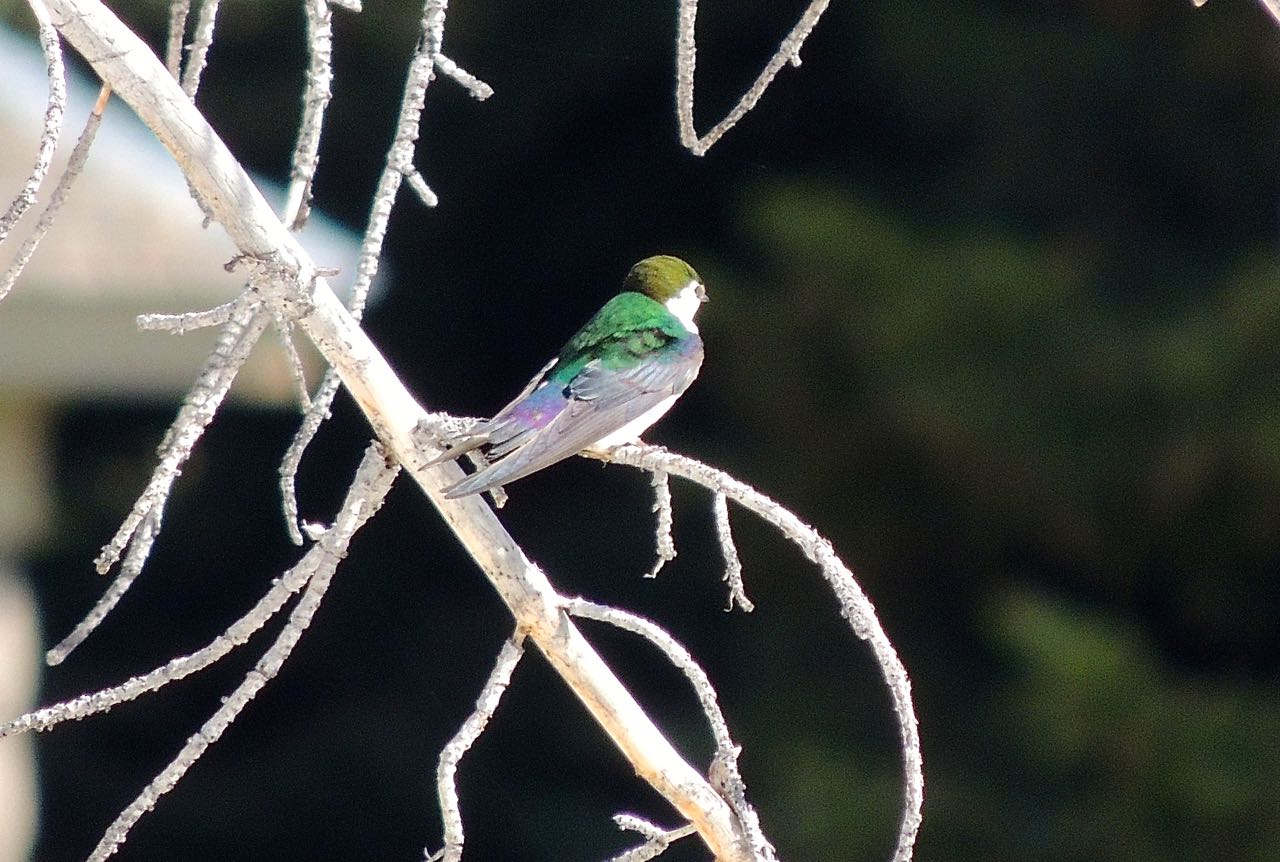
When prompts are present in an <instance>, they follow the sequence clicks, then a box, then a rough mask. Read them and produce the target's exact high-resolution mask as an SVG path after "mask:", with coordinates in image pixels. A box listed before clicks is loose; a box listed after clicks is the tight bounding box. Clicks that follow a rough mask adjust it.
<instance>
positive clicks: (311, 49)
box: [284, 0, 333, 230]
mask: <svg viewBox="0 0 1280 862" xmlns="http://www.w3.org/2000/svg"><path fill="white" fill-rule="evenodd" d="M302 8H303V11H304V12H305V13H306V17H307V55H308V65H307V76H306V85H305V89H304V91H303V93H302V119H301V121H300V122H299V123H298V138H297V141H296V142H295V143H294V146H293V158H292V159H291V160H290V164H291V176H290V178H289V190H288V192H287V193H286V195H285V205H284V213H285V224H287V225H289V229H290V230H301V229H302V226H303V225H305V224H306V223H307V218H308V217H309V216H310V214H311V185H312V183H313V182H314V181H315V176H316V170H317V168H318V167H319V165H320V133H321V131H322V130H323V129H324V117H325V109H326V108H328V106H329V101H330V99H332V98H333V91H332V85H333V13H332V11H330V6H329V3H328V0H306V2H304V3H303V4H302Z"/></svg>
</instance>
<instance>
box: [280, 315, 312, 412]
mask: <svg viewBox="0 0 1280 862" xmlns="http://www.w3.org/2000/svg"><path fill="white" fill-rule="evenodd" d="M271 318H272V320H274V321H275V324H276V325H275V330H276V335H278V336H279V337H280V346H281V347H283V348H284V355H285V367H286V368H288V369H289V377H290V378H291V379H292V380H293V390H294V394H296V395H297V396H298V405H299V406H300V407H301V408H302V412H304V413H305V412H306V411H307V410H309V409H310V408H311V393H309V392H308V391H307V369H306V367H305V366H304V365H303V364H302V356H301V355H299V353H298V346H297V344H295V343H294V340H293V324H292V323H290V322H289V320H288V318H286V317H284V316H283V315H281V314H279V313H276V312H272V315H271Z"/></svg>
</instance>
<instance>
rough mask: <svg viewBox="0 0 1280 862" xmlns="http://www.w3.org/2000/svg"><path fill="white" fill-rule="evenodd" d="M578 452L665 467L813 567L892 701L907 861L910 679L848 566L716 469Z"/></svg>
mask: <svg viewBox="0 0 1280 862" xmlns="http://www.w3.org/2000/svg"><path fill="white" fill-rule="evenodd" d="M584 454H587V455H588V457H592V458H596V459H599V460H604V461H611V462H613V463H616V464H626V465H629V466H631V467H637V468H639V469H641V470H650V471H652V470H665V471H667V472H668V473H670V474H671V475H673V476H680V477H681V478H684V479H688V480H689V481H691V482H696V483H697V484H699V485H702V486H703V487H704V488H708V489H710V490H712V491H716V492H718V493H722V494H724V495H725V496H726V497H728V498H730V499H732V500H734V501H735V502H737V503H738V504H740V505H741V506H743V507H745V508H747V509H749V510H751V511H752V512H755V513H756V514H757V515H759V516H760V517H761V518H763V519H764V520H765V521H767V522H768V523H770V524H772V525H774V526H775V527H776V528H777V529H778V530H779V531H780V532H781V533H782V534H783V535H784V536H786V537H787V538H788V539H790V540H791V541H792V542H794V543H795V544H796V546H797V547H799V548H800V550H801V551H802V552H803V553H804V555H805V556H806V557H808V558H809V559H810V560H812V561H813V562H814V563H816V564H817V565H818V568H819V570H820V571H821V572H822V575H823V577H824V578H826V580H827V583H828V584H829V585H830V587H831V590H832V593H833V594H834V595H835V597H836V601H837V602H838V603H839V605H840V614H841V616H843V617H844V619H845V621H846V622H848V623H849V626H850V628H852V629H853V633H854V634H855V635H857V636H858V637H859V638H861V639H862V640H864V641H866V642H867V643H868V644H870V646H871V651H872V653H873V654H874V655H875V658H876V661H877V663H878V664H879V665H880V672H881V674H882V675H883V676H884V679H885V683H886V684H887V686H888V688H889V694H890V697H891V698H892V700H893V709H894V715H895V717H896V718H897V722H898V733H899V736H900V737H901V741H902V768H903V791H902V795H903V804H902V810H903V813H902V820H901V822H900V824H899V828H898V844H897V848H896V849H895V851H894V856H893V858H894V860H895V862H908V860H910V859H911V854H912V848H913V847H914V846H915V839H916V834H917V832H919V830H920V821H921V810H922V808H923V805H924V766H923V756H922V754H921V749H920V731H919V727H918V726H917V720H916V715H915V708H914V707H913V705H912V698H911V679H910V677H909V676H908V675H907V670H906V668H905V667H903V665H902V660H901V659H899V658H898V654H897V652H896V651H895V650H894V648H893V644H892V643H891V642H890V641H889V638H888V636H887V635H886V634H885V633H884V629H883V628H882V627H881V626H880V622H879V620H878V619H877V618H876V613H875V607H874V606H873V605H872V604H871V601H870V600H869V599H868V598H867V596H866V594H865V593H863V591H862V588H861V587H860V586H858V582H857V581H856V580H855V579H854V577H853V573H852V572H851V571H849V568H848V566H846V565H845V564H844V562H843V561H842V560H841V559H840V557H839V556H838V555H837V554H836V552H835V549H834V548H832V547H831V543H830V542H829V541H827V540H826V539H825V538H823V537H822V536H821V535H820V534H819V533H818V531H817V530H815V529H813V527H811V526H809V525H808V524H806V523H804V522H803V521H801V520H800V519H799V518H798V517H796V515H795V514H793V513H792V512H791V511H790V510H788V509H787V508H785V507H784V506H782V505H781V504H780V503H778V502H777V501H776V500H772V499H770V498H769V497H767V496H765V495H764V494H761V493H760V492H759V491H757V490H756V489H755V488H752V487H751V486H750V485H748V484H746V483H745V482H741V481H739V480H737V479H735V478H733V477H732V476H730V475H729V474H728V473H725V472H724V471H722V470H717V469H716V468H714V467H711V466H709V465H707V464H703V463H702V462H700V461H697V460H695V459H693V458H689V457H686V456H684V455H679V454H677V453H675V452H670V451H668V450H666V449H663V448H662V447H660V446H648V445H645V444H630V445H626V446H619V447H617V448H615V449H612V450H610V451H608V452H604V453H599V452H592V453H584Z"/></svg>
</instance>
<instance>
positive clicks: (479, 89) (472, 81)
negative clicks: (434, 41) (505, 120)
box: [436, 54, 493, 102]
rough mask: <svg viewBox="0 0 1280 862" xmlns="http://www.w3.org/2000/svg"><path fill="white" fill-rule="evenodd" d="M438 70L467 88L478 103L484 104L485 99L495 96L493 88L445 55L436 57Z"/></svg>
mask: <svg viewBox="0 0 1280 862" xmlns="http://www.w3.org/2000/svg"><path fill="white" fill-rule="evenodd" d="M436 68H437V69H439V70H440V72H441V74H444V75H448V76H449V77H450V78H452V79H453V80H455V81H457V82H458V83H459V84H461V85H462V86H463V87H465V88H466V90H467V92H468V93H470V94H471V98H473V99H475V100H476V101H477V102H483V101H484V100H485V99H487V98H489V97H490V96H492V95H493V87H490V86H489V85H488V84H486V83H485V82H484V81H481V80H480V79H479V78H477V77H476V76H475V75H473V74H471V73H470V72H468V71H467V70H466V69H464V68H462V67H461V66H459V65H458V64H457V63H455V62H453V61H452V60H450V59H449V58H448V57H446V56H445V55H444V54H440V55H438V56H437V57H436Z"/></svg>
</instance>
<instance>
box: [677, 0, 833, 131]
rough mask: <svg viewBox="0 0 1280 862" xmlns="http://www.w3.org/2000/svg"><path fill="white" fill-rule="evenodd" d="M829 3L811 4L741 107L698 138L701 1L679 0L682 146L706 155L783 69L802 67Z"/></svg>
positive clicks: (740, 101)
mask: <svg viewBox="0 0 1280 862" xmlns="http://www.w3.org/2000/svg"><path fill="white" fill-rule="evenodd" d="M829 3H830V0H812V2H811V3H810V4H809V6H808V7H807V8H806V9H805V10H804V12H803V13H801V15H800V20H799V21H797V22H796V24H795V26H794V27H792V28H791V32H790V33H788V34H787V35H786V37H785V38H784V39H783V40H782V44H780V45H779V46H778V50H777V51H775V52H774V55H773V56H772V57H770V58H769V62H767V63H765V66H764V68H763V69H762V70H761V71H760V74H759V75H758V76H756V79H755V82H754V83H752V85H751V86H750V87H749V88H748V89H747V91H746V92H745V93H743V94H742V97H741V98H740V99H738V103H737V104H736V105H734V106H733V108H732V109H730V111H729V113H728V114H726V115H725V116H724V119H722V120H721V121H720V122H718V123H716V124H715V125H714V126H712V127H711V130H710V131H708V132H707V133H706V134H705V135H703V136H702V137H698V132H697V130H696V129H695V128H694V125H693V72H694V67H695V66H696V65H697V54H698V45H697V38H696V36H695V35H694V30H695V27H696V25H697V20H698V0H680V10H679V24H678V26H677V29H676V117H677V119H678V120H679V123H680V143H682V144H684V146H685V147H687V148H688V149H689V150H690V151H691V152H693V154H694V155H695V156H701V155H705V154H706V152H707V150H709V149H711V148H712V147H713V146H714V145H715V143H716V141H718V140H720V138H722V137H724V133H725V132H727V131H729V130H730V129H732V128H733V127H734V126H735V125H736V124H737V122H738V121H739V120H741V119H742V118H743V117H744V116H746V114H747V112H748V111H750V110H751V109H752V108H754V107H755V106H756V102H759V101H760V97H761V96H763V95H764V91H765V90H767V89H768V88H769V85H770V84H771V83H773V79H774V76H776V75H777V74H778V71H779V70H780V69H781V68H782V67H783V66H784V65H786V64H787V63H790V64H791V65H793V66H799V65H800V48H801V46H803V45H804V41H805V40H806V39H808V38H809V34H810V33H812V32H813V28H814V27H816V26H817V24H818V19H819V18H821V17H822V13H823V12H825V11H827V6H828V4H829Z"/></svg>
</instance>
